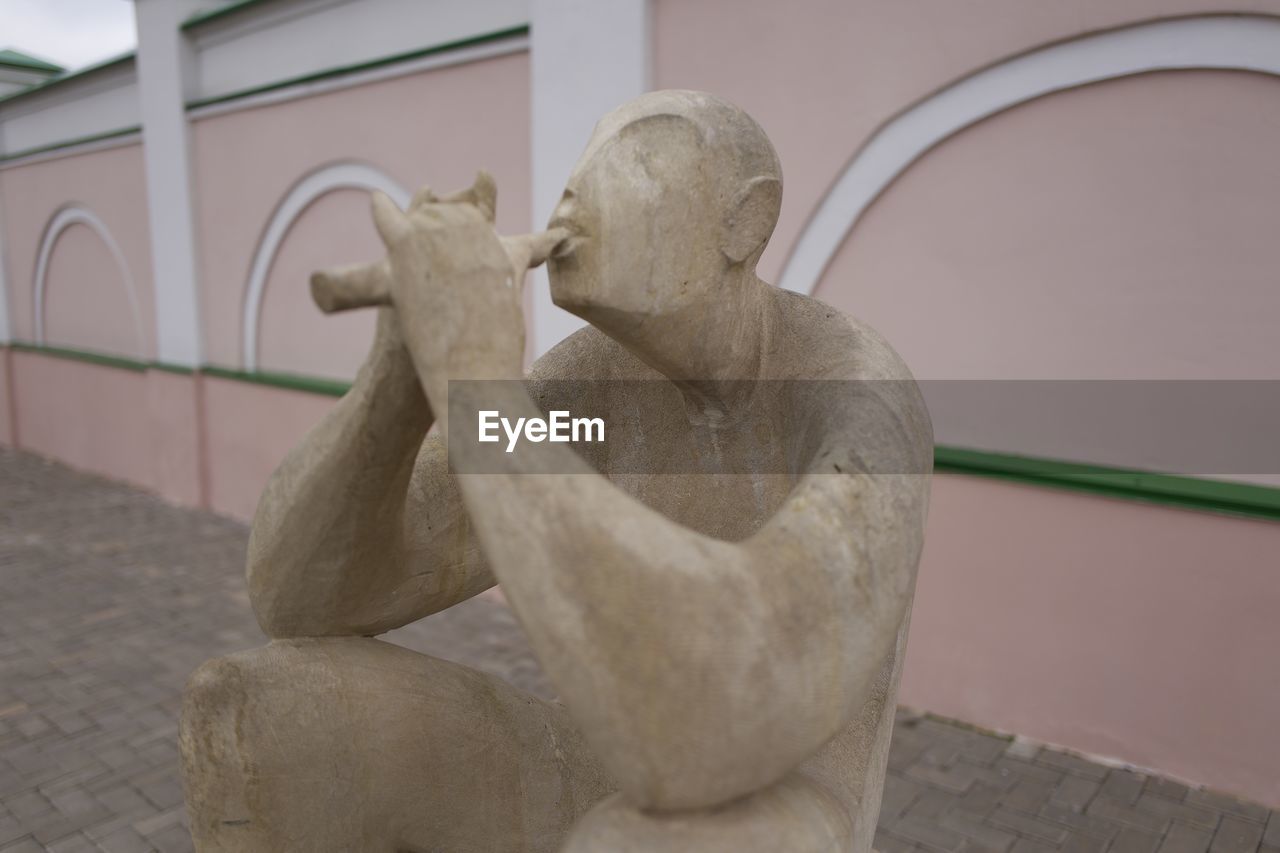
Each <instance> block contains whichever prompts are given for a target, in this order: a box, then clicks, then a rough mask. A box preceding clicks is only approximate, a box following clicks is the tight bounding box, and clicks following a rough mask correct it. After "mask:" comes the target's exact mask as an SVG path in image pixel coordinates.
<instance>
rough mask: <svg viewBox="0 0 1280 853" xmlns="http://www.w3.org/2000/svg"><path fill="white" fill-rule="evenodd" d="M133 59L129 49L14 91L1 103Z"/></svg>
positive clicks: (2, 99)
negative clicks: (93, 63) (126, 51)
mask: <svg viewBox="0 0 1280 853" xmlns="http://www.w3.org/2000/svg"><path fill="white" fill-rule="evenodd" d="M133 60H134V52H133V51H129V52H128V53H123V54H121V55H120V56H113V57H112V58H110V59H104V60H103V61H102V62H99V63H97V64H95V65H88V66H85V67H84V68H81V69H80V70H78V71H73V72H71V73H70V74H59V75H58V76H57V77H50V78H49V79H48V80H45V81H44V82H43V83H36V84H35V85H34V86H28V87H27V88H25V89H19V90H18V91H16V92H12V93H10V94H8V95H5V96H4V97H2V98H0V104H7V103H9V102H11V101H16V100H18V99H19V98H25V97H27V96H28V95H34V94H36V93H37V92H43V91H44V90H46V89H50V88H52V87H54V86H61V85H62V84H63V83H67V82H70V81H72V80H79V79H80V78H81V77H84V76H86V75H89V74H94V73H96V72H98V71H104V70H106V69H108V68H112V67H114V66H116V65H123V64H124V63H127V62H133Z"/></svg>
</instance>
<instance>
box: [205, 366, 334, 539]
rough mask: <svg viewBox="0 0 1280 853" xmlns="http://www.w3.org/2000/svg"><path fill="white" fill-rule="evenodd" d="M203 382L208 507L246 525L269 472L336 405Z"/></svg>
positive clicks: (269, 389) (277, 391) (220, 382)
mask: <svg viewBox="0 0 1280 853" xmlns="http://www.w3.org/2000/svg"><path fill="white" fill-rule="evenodd" d="M201 381H202V387H203V404H204V424H205V436H206V438H205V447H206V454H207V457H206V463H205V470H206V471H207V476H208V483H207V489H208V491H207V498H208V506H209V508H210V509H212V510H213V511H214V512H219V513H222V514H223V515H229V516H232V517H233V518H238V519H241V520H244V521H247V520H249V519H251V518H252V517H253V511H254V509H255V508H256V507H257V505H258V497H259V496H260V495H261V494H262V487H263V486H264V485H266V482H267V478H268V477H270V476H271V472H272V471H274V470H275V468H276V466H277V465H279V464H280V460H282V459H284V456H285V454H286V453H288V452H289V451H290V450H292V449H293V448H294V447H295V446H296V445H297V444H298V442H299V441H301V439H302V436H303V435H305V434H306V432H307V430H308V429H310V428H311V427H312V425H314V424H315V423H316V422H317V421H319V420H320V418H321V417H323V416H324V413H325V412H327V411H328V410H329V408H330V407H331V406H332V405H333V404H334V402H336V401H335V400H334V399H333V398H332V397H323V396H319V395H316V394H308V393H305V392H302V391H290V390H285V389H280V388H272V387H268V386H264V385H254V384H251V383H248V382H239V381H236V380H228V379H219V378H216V377H212V376H205V377H203V378H202V380H201Z"/></svg>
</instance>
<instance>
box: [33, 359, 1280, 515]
mask: <svg viewBox="0 0 1280 853" xmlns="http://www.w3.org/2000/svg"><path fill="white" fill-rule="evenodd" d="M9 346H10V347H11V348H13V349H15V350H18V351H22V352H36V353H41V354H43V355H50V356H54V357H56V358H66V359H72V360H76V361H82V362H87V363H89V364H97V365H101V366H105V367H115V368H120V369H124V370H132V371H138V372H141V371H146V370H163V371H168V372H171V373H179V374H186V375H189V374H191V373H192V372H193V371H192V370H191V369H190V368H186V367H182V366H180V365H172V364H165V363H162V362H154V361H153V362H145V361H138V360H134V359H129V358H122V357H119V356H112V355H105V354H102V353H94V352H86V351H84V350H76V349H69V348H66V347H50V346H39V345H36V344H30V343H22V342H16V341H15V342H13V343H11V344H10V345H9ZM199 372H200V373H203V374H204V375H206V376H211V377H215V378H218V379H227V380H231V381H235V382H247V383H251V384H254V385H264V386H268V387H272V388H283V389H287V390H290V391H302V392H305V393H309V394H319V395H323V396H326V397H341V396H342V395H343V394H345V393H347V391H348V390H349V389H350V388H351V383H350V382H344V381H342V380H338V379H325V378H322V377H318V376H300V375H297V374H291V373H270V372H261V371H259V372H252V373H251V372H248V371H244V370H233V369H230V368H225V367H216V366H213V365H205V366H204V367H201V368H200V371H199ZM934 470H935V471H942V472H948V473H954V474H965V475H968V476H972V477H987V478H992V479H998V480H1006V481H1009V482H1015V483H1023V484H1026V485H1031V486H1040V487H1043V488H1050V489H1066V490H1070V491H1077V492H1086V493H1089V494H1095V495H1101V496H1104V497H1110V498H1118V499H1121V500H1131V501H1140V502H1143V503H1152V504H1160V505H1164V506H1174V507H1180V508H1183V509H1193V510H1200V511H1203V512H1214V513H1222V514H1227V515H1237V516H1245V517H1249V518H1263V519H1268V520H1273V521H1280V488H1274V487H1271V486H1259V485H1254V484H1252V483H1232V482H1226V481H1223V480H1210V479H1207V478H1202V477H1185V476H1178V475H1174V474H1157V473H1153V472H1149V471H1137V470H1133V469H1126V468H1114V467H1109V466H1104V465H1091V464H1088V463H1082V462H1062V461H1059V460H1056V459H1044V458H1040V457H1033V456H1018V455H1015V454H1010V453H996V452H992V451H986V450H969V449H966V448H962V447H950V446H947V445H938V446H937V447H936V448H935V449H934Z"/></svg>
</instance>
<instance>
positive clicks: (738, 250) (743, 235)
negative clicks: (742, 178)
mask: <svg viewBox="0 0 1280 853" xmlns="http://www.w3.org/2000/svg"><path fill="white" fill-rule="evenodd" d="M781 208H782V181H779V180H778V179H777V178H770V177H766V176H763V175H762V176H759V177H755V178H752V179H751V180H750V181H748V182H747V185H746V186H745V187H743V188H742V189H741V190H739V191H738V194H737V195H736V196H734V199H733V204H732V205H730V209H729V215H728V216H727V217H725V223H724V224H725V239H724V245H723V247H722V249H721V250H722V251H723V252H724V255H725V257H726V258H728V259H729V262H730V263H733V264H740V263H742V262H743V261H745V260H747V259H748V258H751V257H752V256H753V255H754V256H755V258H756V259H758V258H759V256H760V252H762V251H763V250H764V245H765V243H767V242H769V237H770V236H772V235H773V226H775V225H777V224H778V211H779V210H781Z"/></svg>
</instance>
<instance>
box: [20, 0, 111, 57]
mask: <svg viewBox="0 0 1280 853" xmlns="http://www.w3.org/2000/svg"><path fill="white" fill-rule="evenodd" d="M134 46H135V36H134V31H133V3H132V2H130V0H0V48H6V47H9V48H13V49H14V50H20V51H22V52H23V53H29V54H31V55H32V56H34V57H37V58H38V59H46V60H48V61H50V62H55V63H57V64H58V65H62V66H65V67H66V68H68V69H71V70H74V69H76V68H82V67H84V66H86V65H92V64H93V63H95V62H101V61H102V60H104V59H109V58H111V57H113V56H119V55H120V54H122V53H125V52H127V51H130V50H133V48H134Z"/></svg>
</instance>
